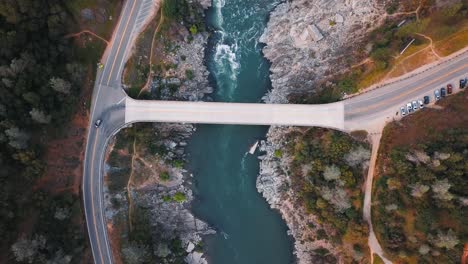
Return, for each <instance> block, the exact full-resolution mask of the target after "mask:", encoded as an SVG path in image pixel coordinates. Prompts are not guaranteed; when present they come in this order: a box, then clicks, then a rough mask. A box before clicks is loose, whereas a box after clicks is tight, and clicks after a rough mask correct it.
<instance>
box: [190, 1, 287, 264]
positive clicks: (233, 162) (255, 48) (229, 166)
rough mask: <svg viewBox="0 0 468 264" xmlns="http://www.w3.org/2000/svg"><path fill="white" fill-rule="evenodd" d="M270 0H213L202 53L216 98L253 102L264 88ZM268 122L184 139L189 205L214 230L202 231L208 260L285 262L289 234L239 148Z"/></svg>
mask: <svg viewBox="0 0 468 264" xmlns="http://www.w3.org/2000/svg"><path fill="white" fill-rule="evenodd" d="M277 3H278V1H277V0H273V1H272V0H248V1H246V0H225V1H224V0H214V1H213V7H212V8H210V9H209V10H208V12H207V24H208V25H209V26H210V27H212V28H214V29H215V32H214V34H213V35H212V37H211V38H210V44H209V47H208V52H207V55H206V61H207V63H208V69H209V71H210V73H211V78H212V83H213V85H214V86H215V90H216V93H215V94H214V96H213V99H214V100H215V101H219V102H260V99H261V97H262V96H263V95H264V94H265V92H266V91H267V90H268V89H269V88H270V87H271V83H270V80H269V64H268V62H267V61H266V60H265V59H264V58H263V56H262V53H261V48H262V46H261V45H260V44H259V43H258V39H259V38H260V35H261V34H262V33H263V30H264V28H265V26H266V23H267V19H268V14H269V12H270V11H271V10H272V9H273V8H274V6H275V5H276V4H277ZM267 129H268V127H265V126H233V125H199V126H197V132H196V133H195V134H194V135H193V137H192V139H191V141H190V142H189V146H188V153H189V164H188V165H189V168H190V169H191V171H192V172H193V175H194V181H193V182H194V187H193V188H194V193H195V197H196V198H197V200H196V202H194V204H193V210H194V213H195V215H196V216H197V217H199V218H201V219H203V220H205V221H207V222H208V223H209V224H210V225H211V226H213V227H214V228H216V230H217V231H218V232H217V234H216V235H213V236H209V237H207V238H205V240H204V242H205V244H204V248H205V250H206V252H207V256H208V260H209V262H210V263H211V264H218V263H222V264H231V263H242V264H249V263H256V264H262V263H268V264H275V263H281V264H287V263H291V262H292V260H293V256H292V247H293V246H292V241H291V238H290V237H289V236H287V234H286V232H287V227H286V225H285V223H284V221H283V220H282V219H281V217H280V215H279V214H278V212H276V211H273V210H271V209H270V208H269V206H268V204H267V202H266V201H265V200H264V199H263V198H262V197H261V195H260V194H259V193H258V192H257V189H256V187H255V181H256V177H257V174H258V171H259V162H258V159H257V157H256V156H253V155H248V154H246V153H247V151H248V150H249V147H250V146H251V145H252V144H253V143H254V142H255V141H256V140H257V139H259V138H264V137H265V134H266V131H267Z"/></svg>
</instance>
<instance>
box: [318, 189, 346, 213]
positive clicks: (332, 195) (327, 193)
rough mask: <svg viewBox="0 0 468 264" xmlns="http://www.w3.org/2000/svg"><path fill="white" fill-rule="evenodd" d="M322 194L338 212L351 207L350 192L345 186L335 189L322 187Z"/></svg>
mask: <svg viewBox="0 0 468 264" xmlns="http://www.w3.org/2000/svg"><path fill="white" fill-rule="evenodd" d="M321 194H322V197H323V199H325V200H327V201H328V202H329V203H331V204H332V205H333V206H334V207H335V210H336V211H338V212H344V211H345V210H346V209H348V208H350V207H351V203H350V201H349V197H348V194H347V193H346V191H345V190H344V189H343V188H340V187H335V188H334V189H330V188H328V187H322V189H321Z"/></svg>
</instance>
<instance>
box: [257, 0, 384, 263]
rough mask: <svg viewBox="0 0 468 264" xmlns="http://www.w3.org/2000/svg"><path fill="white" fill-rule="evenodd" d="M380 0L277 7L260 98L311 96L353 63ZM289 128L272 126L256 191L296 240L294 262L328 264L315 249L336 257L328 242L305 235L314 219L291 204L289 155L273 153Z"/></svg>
mask: <svg viewBox="0 0 468 264" xmlns="http://www.w3.org/2000/svg"><path fill="white" fill-rule="evenodd" d="M382 2H383V1H379V0H367V1H358V0H345V1H343V0H342V1H330V0H317V1H309V0H295V1H287V2H285V3H282V4H280V5H278V6H277V7H276V9H275V10H274V11H273V12H272V14H271V17H270V21H269V22H268V26H267V28H266V30H265V32H264V34H263V35H262V36H261V39H260V41H261V42H263V43H265V44H266V46H265V47H264V49H263V53H264V55H265V57H266V58H267V59H268V60H269V61H270V62H271V69H270V71H271V74H270V77H271V81H272V90H271V91H270V92H268V93H267V95H266V96H265V97H264V100H265V102H267V103H288V102H289V99H290V96H291V95H294V94H309V95H310V94H314V93H316V92H317V91H319V90H320V89H322V87H320V84H322V83H323V82H324V80H326V79H327V78H328V77H331V76H333V75H334V74H337V73H339V72H341V71H344V70H345V68H346V67H348V66H349V64H350V63H351V62H353V58H349V57H350V56H352V55H353V54H354V52H355V51H356V49H359V48H361V49H362V48H366V47H355V46H356V43H360V42H361V40H362V37H363V36H365V35H366V33H367V32H368V31H369V30H370V29H371V28H373V27H375V26H377V25H375V21H380V20H379V19H378V18H379V17H380V16H381V15H382V14H383V13H385V12H384V10H383V6H382V5H383V3H382ZM373 23H374V24H373ZM353 45H354V47H353ZM291 129H292V128H279V127H271V128H270V130H269V132H268V135H267V140H266V141H265V142H262V145H261V149H262V150H263V151H265V152H266V154H265V155H264V156H262V157H260V159H261V163H260V175H259V177H258V179H257V189H258V191H259V192H260V193H262V195H263V197H265V199H266V200H267V201H268V203H269V204H270V205H271V207H272V208H275V209H277V210H279V211H280V213H281V214H282V216H283V218H284V219H285V221H286V224H287V225H288V227H289V229H290V231H289V232H290V234H291V235H292V236H293V237H294V239H295V252H294V253H295V255H296V257H297V261H298V263H328V262H331V263H333V262H334V261H336V260H334V259H330V261H328V260H327V258H324V257H320V256H317V254H316V252H315V251H314V250H315V249H317V248H325V249H328V250H329V251H330V252H331V253H332V254H333V255H335V256H337V252H336V250H334V249H333V245H332V244H331V243H330V241H328V240H327V239H319V240H314V241H311V240H310V239H307V238H308V237H311V234H309V233H310V232H311V229H310V228H307V226H308V224H309V223H316V222H317V221H316V219H314V216H313V215H310V214H307V213H306V212H305V208H303V207H301V206H298V205H296V204H295V201H296V200H297V195H296V194H295V193H294V191H293V190H292V189H290V178H289V175H288V168H287V164H288V163H289V160H290V159H291V157H287V156H283V157H277V156H276V155H275V150H278V149H281V148H282V146H284V145H285V137H284V136H285V135H286V133H287V132H288V131H290V130H291ZM312 237H315V235H312ZM337 259H338V260H339V262H340V258H339V257H338V258H337Z"/></svg>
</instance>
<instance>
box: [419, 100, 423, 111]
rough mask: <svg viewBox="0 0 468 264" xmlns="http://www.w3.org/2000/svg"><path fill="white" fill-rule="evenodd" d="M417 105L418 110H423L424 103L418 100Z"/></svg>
mask: <svg viewBox="0 0 468 264" xmlns="http://www.w3.org/2000/svg"><path fill="white" fill-rule="evenodd" d="M418 103H419V108H421V109H423V108H424V103H423V101H422V100H418Z"/></svg>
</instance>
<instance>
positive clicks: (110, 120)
mask: <svg viewBox="0 0 468 264" xmlns="http://www.w3.org/2000/svg"><path fill="white" fill-rule="evenodd" d="M152 1H153V0H127V1H126V2H125V4H124V7H123V10H122V13H121V17H120V18H119V22H118V24H117V27H116V29H115V31H114V35H113V37H112V40H111V42H110V43H109V45H108V47H107V49H106V51H105V53H104V55H103V58H102V60H101V62H102V63H103V64H104V67H103V68H102V69H98V73H97V78H96V80H97V81H96V83H95V86H94V91H93V97H92V104H91V118H90V124H89V130H88V140H87V145H86V151H85V160H84V166H83V167H84V169H83V185H82V191H83V200H84V210H85V216H86V223H87V228H88V236H89V241H90V245H91V249H92V253H93V257H94V261H95V263H112V262H113V259H112V252H111V248H110V244H109V241H108V235H107V225H106V221H105V219H104V213H105V208H104V203H103V199H104V198H103V192H102V188H103V174H104V157H105V153H106V147H107V143H108V141H109V139H110V138H111V137H112V136H113V135H114V134H115V133H117V132H118V131H119V130H120V129H121V128H122V127H124V126H125V125H126V124H129V123H133V122H187V123H188V122H189V123H217V124H222V123H224V124H248V125H299V126H322V127H329V128H335V129H339V130H344V131H352V130H357V129H366V130H372V129H373V128H374V127H376V126H377V127H379V126H382V125H383V124H384V123H385V122H386V121H390V120H391V119H393V118H399V115H395V113H396V112H397V111H398V110H399V108H400V106H401V105H405V104H406V103H407V102H408V101H412V100H414V99H416V98H422V96H423V95H426V94H427V95H431V99H433V90H434V89H436V88H440V87H442V86H445V85H446V84H447V83H448V82H451V83H453V84H454V87H456V89H457V87H458V79H459V78H460V77H461V76H467V77H468V52H465V53H463V54H462V55H460V56H458V57H456V58H454V59H452V60H450V61H447V62H445V63H442V64H440V65H438V66H436V67H434V68H432V69H430V70H427V71H424V72H422V73H420V74H417V75H415V76H413V77H411V78H402V80H400V81H398V82H395V83H393V84H390V85H387V86H384V87H382V88H379V89H376V90H373V91H371V92H368V93H364V94H362V95H359V96H357V97H354V98H351V99H348V100H345V101H342V102H338V103H333V104H326V105H292V104H288V105H278V104H277V105H267V104H238V103H202V102H172V101H164V102H163V101H136V100H133V99H130V98H128V97H127V96H126V94H125V92H124V91H123V90H122V87H121V76H122V70H123V66H124V63H125V62H126V60H127V59H128V56H129V52H130V51H131V48H132V46H133V42H134V40H135V37H136V35H137V33H138V31H139V29H140V28H141V26H142V25H143V23H144V21H145V19H146V17H147V16H148V14H149V11H148V10H150V9H151V4H152V3H153V2H152ZM455 91H456V90H455ZM97 119H101V120H102V124H101V125H100V127H99V128H96V127H95V126H94V123H95V121H96V120H97Z"/></svg>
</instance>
